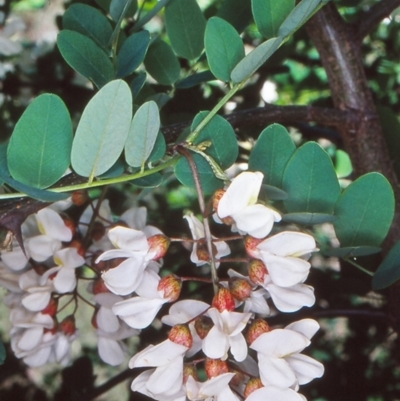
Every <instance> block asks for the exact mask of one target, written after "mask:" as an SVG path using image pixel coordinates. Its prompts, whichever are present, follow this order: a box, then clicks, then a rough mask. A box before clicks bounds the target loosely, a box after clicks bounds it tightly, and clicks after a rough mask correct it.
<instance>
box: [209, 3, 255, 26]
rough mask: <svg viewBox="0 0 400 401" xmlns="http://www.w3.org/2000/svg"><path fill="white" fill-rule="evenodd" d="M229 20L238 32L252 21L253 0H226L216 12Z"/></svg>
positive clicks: (218, 15)
mask: <svg viewBox="0 0 400 401" xmlns="http://www.w3.org/2000/svg"><path fill="white" fill-rule="evenodd" d="M216 16H217V17H220V18H223V19H224V20H225V21H227V22H229V23H230V24H231V25H232V26H233V27H235V29H236V30H237V31H238V33H241V32H243V31H244V29H245V28H246V27H247V26H248V25H249V24H250V23H251V21H252V15H251V0H224V1H223V2H222V4H221V7H220V8H219V9H218V12H217V14H216Z"/></svg>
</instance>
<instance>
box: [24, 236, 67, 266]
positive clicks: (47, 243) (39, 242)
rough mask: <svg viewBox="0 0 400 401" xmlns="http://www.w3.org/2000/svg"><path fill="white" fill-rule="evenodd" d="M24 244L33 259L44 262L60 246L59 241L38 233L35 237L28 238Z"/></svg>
mask: <svg viewBox="0 0 400 401" xmlns="http://www.w3.org/2000/svg"><path fill="white" fill-rule="evenodd" d="M25 246H26V248H27V249H28V253H29V255H30V256H31V258H32V259H33V260H36V262H44V261H45V260H46V259H48V258H49V257H50V256H53V255H54V253H55V252H56V251H58V250H59V249H60V248H61V242H60V241H59V240H58V239H54V238H51V237H48V236H46V235H38V236H37V237H32V238H29V239H28V240H27V241H26V243H25Z"/></svg>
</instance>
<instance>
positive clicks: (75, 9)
mask: <svg viewBox="0 0 400 401" xmlns="http://www.w3.org/2000/svg"><path fill="white" fill-rule="evenodd" d="M62 26H63V28H64V29H68V30H70V31H75V32H78V33H81V34H82V35H85V36H87V37H88V38H89V39H91V40H93V42H94V43H95V44H96V45H97V46H99V47H101V48H102V49H104V50H105V51H106V52H108V51H109V45H108V44H109V41H110V38H111V34H112V28H111V25H110V23H109V22H108V20H107V18H106V17H105V16H104V15H103V14H102V13H101V12H100V11H99V10H97V9H96V8H94V7H90V6H88V5H86V4H80V3H77V4H72V5H71V7H69V8H68V10H67V11H66V12H65V13H64V15H63V17H62Z"/></svg>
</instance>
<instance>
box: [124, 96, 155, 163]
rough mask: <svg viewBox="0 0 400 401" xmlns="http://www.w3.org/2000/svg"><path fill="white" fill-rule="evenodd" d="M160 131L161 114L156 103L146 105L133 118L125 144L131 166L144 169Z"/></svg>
mask: <svg viewBox="0 0 400 401" xmlns="http://www.w3.org/2000/svg"><path fill="white" fill-rule="evenodd" d="M159 130H160V114H159V111H158V107H157V105H156V103H155V102H153V101H149V102H146V103H144V104H143V105H142V106H140V108H139V109H138V110H137V111H136V113H135V115H134V116H133V120H132V123H131V127H130V130H129V135H128V138H127V140H126V144H125V159H126V161H127V163H128V164H129V165H130V166H132V167H141V168H142V169H144V164H145V162H146V160H147V159H148V157H149V156H150V154H151V151H152V150H153V147H154V144H155V142H156V139H157V135H158V132H159Z"/></svg>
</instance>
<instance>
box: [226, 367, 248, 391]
mask: <svg viewBox="0 0 400 401" xmlns="http://www.w3.org/2000/svg"><path fill="white" fill-rule="evenodd" d="M230 372H231V373H234V374H235V376H233V377H232V379H231V381H230V384H231V385H232V386H235V387H239V386H240V385H241V384H242V383H243V382H244V381H245V379H246V377H245V375H244V374H243V372H241V371H239V370H237V369H232V368H231V370H230Z"/></svg>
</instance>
